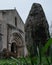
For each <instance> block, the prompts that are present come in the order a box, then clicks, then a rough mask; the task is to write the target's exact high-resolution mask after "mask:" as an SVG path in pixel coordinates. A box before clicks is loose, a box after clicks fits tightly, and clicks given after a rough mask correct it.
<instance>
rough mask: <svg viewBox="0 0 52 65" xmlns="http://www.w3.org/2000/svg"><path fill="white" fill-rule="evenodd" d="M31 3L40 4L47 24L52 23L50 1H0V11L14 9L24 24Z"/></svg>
mask: <svg viewBox="0 0 52 65" xmlns="http://www.w3.org/2000/svg"><path fill="white" fill-rule="evenodd" d="M33 3H40V4H41V5H42V7H43V9H44V12H45V15H46V18H47V20H48V23H49V24H51V23H52V0H0V10H1V9H14V8H16V9H17V11H18V13H19V14H20V16H21V18H22V20H23V21H24V22H25V21H26V18H27V16H28V14H29V11H30V9H31V6H32V4H33Z"/></svg>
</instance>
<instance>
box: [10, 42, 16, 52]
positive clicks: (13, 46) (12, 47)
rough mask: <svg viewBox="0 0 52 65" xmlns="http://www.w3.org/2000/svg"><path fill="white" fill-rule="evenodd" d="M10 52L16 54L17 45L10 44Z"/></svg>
mask: <svg viewBox="0 0 52 65" xmlns="http://www.w3.org/2000/svg"><path fill="white" fill-rule="evenodd" d="M11 52H12V53H17V45H16V43H15V42H13V43H12V44H11Z"/></svg>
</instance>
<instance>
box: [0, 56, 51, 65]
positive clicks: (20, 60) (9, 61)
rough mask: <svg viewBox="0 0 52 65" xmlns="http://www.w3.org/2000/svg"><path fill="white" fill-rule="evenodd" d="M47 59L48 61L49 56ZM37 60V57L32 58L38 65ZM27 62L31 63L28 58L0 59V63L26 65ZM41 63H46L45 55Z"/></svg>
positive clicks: (43, 64)
mask: <svg viewBox="0 0 52 65" xmlns="http://www.w3.org/2000/svg"><path fill="white" fill-rule="evenodd" d="M25 60H26V61H25ZM48 60H49V62H50V57H48ZM39 62H40V60H39V58H38V57H34V58H33V63H34V64H35V65H39ZM27 64H28V65H31V59H30V58H25V59H24V58H16V59H15V58H14V59H0V65H27ZM42 65H48V63H47V60H46V57H42Z"/></svg>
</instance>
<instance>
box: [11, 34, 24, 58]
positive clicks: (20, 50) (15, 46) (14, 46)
mask: <svg viewBox="0 0 52 65" xmlns="http://www.w3.org/2000/svg"><path fill="white" fill-rule="evenodd" d="M10 41H11V52H13V53H16V56H17V57H20V56H24V46H23V45H24V44H23V38H22V36H21V35H20V34H18V33H13V34H12V39H11V40H10Z"/></svg>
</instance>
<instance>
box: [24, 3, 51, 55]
mask: <svg viewBox="0 0 52 65" xmlns="http://www.w3.org/2000/svg"><path fill="white" fill-rule="evenodd" d="M25 37H26V38H25V40H26V44H27V48H28V49H29V51H30V52H32V54H33V55H36V52H37V51H36V48H37V45H38V46H39V45H41V46H44V45H45V43H46V41H47V40H48V39H49V38H50V35H49V25H48V22H47V20H46V16H45V13H44V11H43V8H42V6H41V5H40V4H38V3H34V4H33V5H32V8H31V10H30V13H29V15H28V18H27V20H26V23H25ZM33 46H34V48H33ZM33 49H34V50H33Z"/></svg>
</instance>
